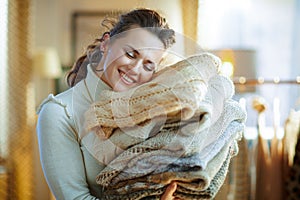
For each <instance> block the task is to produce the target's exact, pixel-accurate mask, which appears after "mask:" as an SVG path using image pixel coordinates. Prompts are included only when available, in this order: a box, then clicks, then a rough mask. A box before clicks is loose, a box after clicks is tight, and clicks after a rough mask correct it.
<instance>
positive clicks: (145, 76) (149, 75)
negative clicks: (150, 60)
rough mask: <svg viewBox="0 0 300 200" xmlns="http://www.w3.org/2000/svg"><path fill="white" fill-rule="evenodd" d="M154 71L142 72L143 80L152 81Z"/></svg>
mask: <svg viewBox="0 0 300 200" xmlns="http://www.w3.org/2000/svg"><path fill="white" fill-rule="evenodd" d="M153 73H154V72H144V73H142V74H141V82H142V83H145V82H148V81H151V79H152V77H153Z"/></svg>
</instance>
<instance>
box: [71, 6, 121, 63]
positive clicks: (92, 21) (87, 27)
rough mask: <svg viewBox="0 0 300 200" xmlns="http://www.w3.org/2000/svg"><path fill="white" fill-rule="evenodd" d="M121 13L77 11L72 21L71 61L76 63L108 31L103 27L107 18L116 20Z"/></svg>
mask: <svg viewBox="0 0 300 200" xmlns="http://www.w3.org/2000/svg"><path fill="white" fill-rule="evenodd" d="M120 13H122V12H121V11H75V12H73V14H72V20H71V23H72V24H71V27H72V30H71V43H72V44H71V59H72V62H73V61H75V60H76V59H77V58H78V57H79V56H80V55H82V53H83V52H84V50H85V48H86V47H87V46H88V45H89V44H92V43H93V42H94V40H95V39H96V38H99V37H101V36H102V33H104V32H105V31H107V30H106V29H105V27H103V26H102V25H101V23H102V21H103V20H104V19H105V18H114V17H116V16H118V15H119V14H120Z"/></svg>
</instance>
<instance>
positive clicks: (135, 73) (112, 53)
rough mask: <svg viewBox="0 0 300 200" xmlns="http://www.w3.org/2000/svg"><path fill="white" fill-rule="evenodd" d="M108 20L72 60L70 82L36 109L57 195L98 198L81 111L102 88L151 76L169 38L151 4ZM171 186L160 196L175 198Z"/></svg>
mask: <svg viewBox="0 0 300 200" xmlns="http://www.w3.org/2000/svg"><path fill="white" fill-rule="evenodd" d="M113 25H114V26H113V28H112V29H111V30H110V31H109V32H106V33H104V34H103V36H102V38H101V39H99V40H96V42H95V43H94V44H92V45H90V46H89V47H88V49H87V51H86V53H85V54H84V55H83V56H82V57H80V58H79V59H78V60H77V62H76V63H75V64H74V66H73V68H72V70H71V71H70V72H69V74H68V76H67V81H68V84H69V86H70V87H71V88H70V89H69V90H67V91H65V92H63V93H61V94H59V95H57V96H55V97H54V96H53V95H49V97H48V98H47V99H46V100H44V102H43V103H42V105H41V108H40V110H39V118H38V124H37V134H38V142H39V149H40V156H41V163H42V167H43V171H44V174H45V177H46V180H47V182H48V184H49V187H50V188H51V190H52V192H53V194H54V195H55V197H56V198H57V199H67V200H70V199H101V188H100V186H99V185H97V184H96V181H95V178H96V175H97V174H98V173H99V172H100V171H101V170H102V169H103V168H104V165H103V164H101V163H99V162H98V161H97V160H96V159H95V158H94V157H93V156H92V155H91V154H90V153H89V151H88V150H87V148H86V146H85V145H83V141H85V142H93V138H91V137H85V136H87V135H86V133H85V130H83V128H82V127H84V126H83V123H84V118H83V117H84V113H85V111H86V110H87V109H88V107H89V106H90V105H91V104H92V103H93V102H95V101H97V97H98V96H99V95H101V91H102V90H103V89H113V90H115V91H124V90H127V89H129V88H132V87H135V86H137V85H140V84H142V83H145V82H147V81H149V80H151V78H152V75H153V73H154V72H155V70H156V69H157V67H158V65H159V63H160V62H161V60H162V59H163V56H164V52H165V50H166V49H167V48H169V47H170V46H171V45H172V44H173V43H174V42H175V39H174V38H175V36H174V31H173V30H172V29H170V28H169V26H168V24H167V22H166V20H165V19H164V18H163V17H161V16H160V15H159V14H158V13H157V12H155V11H153V10H148V9H136V10H133V11H131V12H129V13H127V14H124V15H121V16H120V19H119V21H118V22H117V23H115V24H113ZM108 151H109V150H108ZM175 190H176V184H175V183H173V184H171V185H170V186H169V187H168V188H167V189H166V191H165V193H164V194H163V195H162V197H161V199H163V200H164V199H175V198H174V197H172V194H173V192H174V191H175Z"/></svg>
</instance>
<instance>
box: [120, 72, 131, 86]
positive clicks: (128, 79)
mask: <svg viewBox="0 0 300 200" xmlns="http://www.w3.org/2000/svg"><path fill="white" fill-rule="evenodd" d="M119 74H120V76H121V79H122V80H123V82H125V83H126V84H132V83H135V80H133V79H132V78H130V77H129V76H127V75H126V74H125V73H124V72H122V71H120V70H119Z"/></svg>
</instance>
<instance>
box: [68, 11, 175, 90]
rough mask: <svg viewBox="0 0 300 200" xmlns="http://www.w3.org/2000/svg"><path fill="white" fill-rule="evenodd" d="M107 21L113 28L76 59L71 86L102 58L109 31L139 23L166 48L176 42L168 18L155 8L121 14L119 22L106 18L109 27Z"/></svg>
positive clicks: (122, 29)
mask: <svg viewBox="0 0 300 200" xmlns="http://www.w3.org/2000/svg"><path fill="white" fill-rule="evenodd" d="M107 23H108V24H110V25H111V26H112V27H113V28H112V29H110V31H109V32H105V33H103V35H102V37H101V38H100V39H96V40H95V41H94V42H93V43H92V44H90V45H89V46H87V49H86V51H85V53H84V54H83V55H82V56H80V57H79V58H78V59H77V60H76V62H75V63H74V65H73V67H72V69H71V70H70V71H69V72H68V74H67V76H66V79H67V84H68V85H69V87H73V86H74V85H76V83H78V82H79V81H81V80H82V79H84V78H85V77H86V74H87V65H88V64H89V63H99V61H100V60H101V52H100V44H101V42H102V41H103V36H104V35H105V34H107V33H108V34H109V35H110V37H113V36H115V35H117V34H119V33H122V32H124V31H127V30H130V29H131V28H132V27H133V26H136V25H137V26H138V27H141V28H149V29H147V30H148V31H150V32H152V33H153V34H155V35H156V36H157V37H158V38H159V39H160V40H161V41H162V43H163V44H164V47H165V48H166V49H167V48H169V47H170V46H171V45H172V44H173V43H175V32H174V30H172V29H170V28H169V25H168V23H167V21H166V19H165V18H164V17H162V16H161V15H160V14H158V13H157V12H156V11H154V10H150V9H145V8H142V9H135V10H132V11H130V12H128V13H125V14H122V15H120V17H119V19H118V21H117V22H116V21H113V20H109V19H105V20H104V21H103V22H102V25H103V26H105V27H107V28H109V25H108V24H107ZM79 72H80V73H79Z"/></svg>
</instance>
